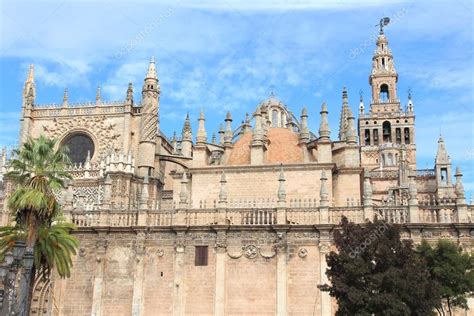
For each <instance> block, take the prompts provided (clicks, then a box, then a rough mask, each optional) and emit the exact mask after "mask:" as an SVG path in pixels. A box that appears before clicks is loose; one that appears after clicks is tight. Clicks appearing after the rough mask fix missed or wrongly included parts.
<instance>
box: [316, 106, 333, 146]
mask: <svg viewBox="0 0 474 316" xmlns="http://www.w3.org/2000/svg"><path fill="white" fill-rule="evenodd" d="M319 113H320V114H321V123H320V124H319V140H321V141H329V140H330V138H329V137H330V135H331V130H330V129H329V122H328V108H327V106H326V102H323V105H322V106H321V112H319Z"/></svg>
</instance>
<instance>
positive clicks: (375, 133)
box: [374, 129, 379, 146]
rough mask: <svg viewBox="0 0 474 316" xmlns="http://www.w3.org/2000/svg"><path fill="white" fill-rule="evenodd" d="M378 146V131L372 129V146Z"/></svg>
mask: <svg viewBox="0 0 474 316" xmlns="http://www.w3.org/2000/svg"><path fill="white" fill-rule="evenodd" d="M378 144H379V130H378V129H374V145H376V146H377V145H378Z"/></svg>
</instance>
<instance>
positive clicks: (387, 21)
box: [376, 17, 390, 34]
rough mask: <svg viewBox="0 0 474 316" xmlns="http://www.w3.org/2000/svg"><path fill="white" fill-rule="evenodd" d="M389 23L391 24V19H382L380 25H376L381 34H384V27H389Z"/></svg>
mask: <svg viewBox="0 0 474 316" xmlns="http://www.w3.org/2000/svg"><path fill="white" fill-rule="evenodd" d="M388 23H390V18H389V17H383V18H381V19H380V22H379V24H377V25H376V26H378V27H380V34H383V27H384V26H387V25H388Z"/></svg>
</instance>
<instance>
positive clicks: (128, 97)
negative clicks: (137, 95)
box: [126, 82, 133, 105]
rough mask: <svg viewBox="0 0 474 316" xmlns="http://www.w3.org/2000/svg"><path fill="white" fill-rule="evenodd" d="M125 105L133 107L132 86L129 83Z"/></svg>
mask: <svg viewBox="0 0 474 316" xmlns="http://www.w3.org/2000/svg"><path fill="white" fill-rule="evenodd" d="M126 103H127V104H129V105H133V84H132V83H131V82H129V83H128V88H127V98H126Z"/></svg>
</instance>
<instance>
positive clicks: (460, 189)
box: [454, 166, 466, 204]
mask: <svg viewBox="0 0 474 316" xmlns="http://www.w3.org/2000/svg"><path fill="white" fill-rule="evenodd" d="M454 176H455V177H456V197H457V199H458V202H457V203H458V204H466V200H465V196H464V185H463V184H462V172H461V168H460V167H459V166H458V167H456V174H455V175H454Z"/></svg>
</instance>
